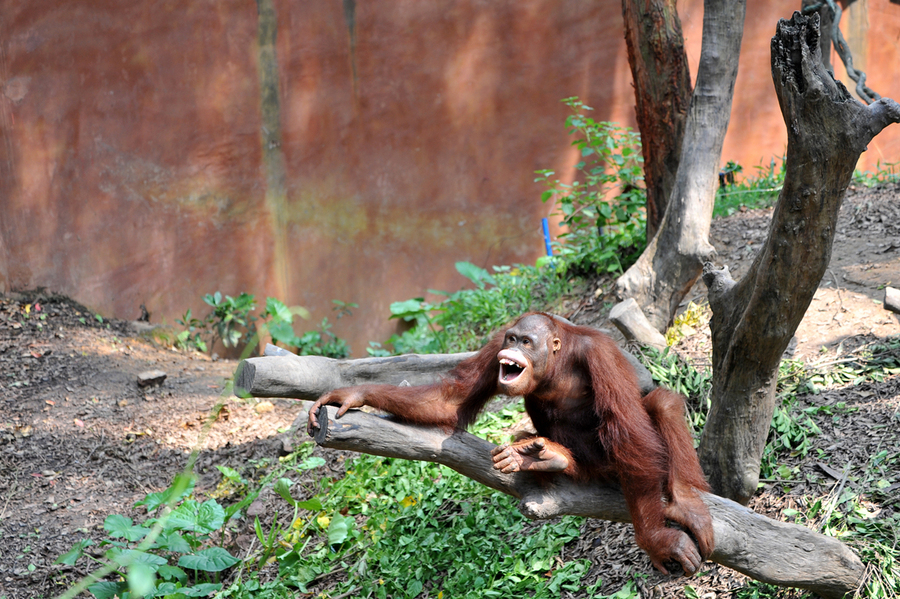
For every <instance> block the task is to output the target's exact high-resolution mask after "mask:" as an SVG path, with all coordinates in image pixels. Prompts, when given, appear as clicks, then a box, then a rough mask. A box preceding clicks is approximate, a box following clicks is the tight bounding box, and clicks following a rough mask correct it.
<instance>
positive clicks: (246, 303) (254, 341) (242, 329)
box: [175, 291, 357, 358]
mask: <svg viewBox="0 0 900 599" xmlns="http://www.w3.org/2000/svg"><path fill="white" fill-rule="evenodd" d="M203 301H204V302H205V303H206V304H208V305H209V306H211V307H212V311H211V312H210V313H209V314H207V315H206V317H205V318H203V319H199V318H196V317H194V316H193V315H192V314H191V311H190V310H188V311H187V312H185V314H184V316H182V317H181V318H180V319H178V320H176V322H177V323H178V324H179V325H181V326H182V327H183V328H184V330H183V331H181V332H179V333H178V334H177V335H176V337H175V346H176V347H177V348H178V349H181V350H189V349H196V350H199V351H202V352H205V351H207V350H208V349H209V348H210V347H212V346H213V345H215V343H216V341H218V340H221V342H222V344H223V345H224V346H225V347H226V348H236V347H242V346H243V347H244V350H243V356H246V355H247V354H249V353H251V352H252V351H253V350H254V349H255V348H256V346H257V345H258V344H259V339H260V337H261V336H262V337H267V336H268V337H270V338H271V339H272V342H273V343H275V344H276V345H278V344H280V345H282V346H284V347H287V348H295V349H296V351H297V353H299V354H300V355H315V356H326V357H329V358H346V357H347V356H349V355H350V347H349V346H348V345H347V342H346V341H345V340H344V339H341V338H340V337H338V336H337V335H335V334H334V333H333V332H332V331H331V327H332V325H331V323H330V322H328V318H327V317H326V318H323V319H322V323H321V324H320V326H319V329H318V330H315V329H314V330H311V331H307V332H305V333H303V334H302V335H299V336H298V335H297V334H296V333H295V332H294V324H295V317H297V316H299V317H300V318H304V319H308V318H309V311H307V310H306V308H302V307H300V306H294V307H288V306H287V305H286V304H285V303H284V302H282V301H281V300H279V299H277V298H274V297H267V298H266V307H265V310H264V311H263V312H262V314H260V316H255V315H254V314H253V311H254V310H256V307H257V305H256V297H255V296H254V295H253V294H250V293H241V294H240V295H239V296H238V297H236V298H234V297H231V296H230V295H226V296H224V297H223V296H222V294H221V293H220V292H218V291H216V292H215V293H211V294H206V295H205V296H204V297H203ZM332 302H333V303H334V304H335V306H334V310H335V311H337V318H338V319H340V318H341V317H343V316H345V315H350V314H351V313H352V312H351V308H355V307H357V305H356V304H352V303H347V302H342V301H339V300H332ZM207 340H208V341H207ZM243 356H242V357H243Z"/></svg>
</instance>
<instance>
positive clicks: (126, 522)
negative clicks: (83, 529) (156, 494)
mask: <svg viewBox="0 0 900 599" xmlns="http://www.w3.org/2000/svg"><path fill="white" fill-rule="evenodd" d="M103 529H104V530H106V532H108V533H109V536H111V537H113V538H118V537H124V538H125V539H126V540H128V541H138V540H140V539H143V538H144V537H145V536H147V533H149V532H150V529H149V528H146V527H144V526H134V523H133V522H132V520H131V518H127V517H125V516H122V515H121V514H113V515H111V516H107V518H106V520H105V521H104V522H103Z"/></svg>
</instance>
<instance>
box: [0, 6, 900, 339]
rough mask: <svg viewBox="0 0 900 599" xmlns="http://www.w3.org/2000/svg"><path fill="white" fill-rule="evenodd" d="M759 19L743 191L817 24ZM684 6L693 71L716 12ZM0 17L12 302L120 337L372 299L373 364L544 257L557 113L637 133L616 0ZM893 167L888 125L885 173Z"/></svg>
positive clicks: (887, 12) (5, 226) (728, 155)
mask: <svg viewBox="0 0 900 599" xmlns="http://www.w3.org/2000/svg"><path fill="white" fill-rule="evenodd" d="M750 4H751V6H749V7H748V16H747V24H746V27H745V33H744V44H743V52H742V57H741V65H740V71H739V74H738V82H737V86H736V97H735V103H734V111H733V117H732V122H731V128H730V130H729V134H728V137H727V138H726V142H725V150H724V154H723V163H724V162H725V161H727V160H736V161H738V162H740V163H741V164H743V165H744V166H745V169H746V170H752V167H753V166H754V165H756V164H759V163H761V162H765V163H767V162H768V160H769V158H770V157H771V156H773V155H780V154H781V153H783V151H784V144H785V141H784V140H785V135H784V132H783V129H784V125H783V123H782V121H781V118H780V115H779V113H778V106H777V102H776V100H775V97H774V93H773V91H772V84H771V77H770V75H769V51H768V46H769V39H770V38H771V36H772V34H773V32H774V27H775V22H776V20H777V18H779V17H787V16H789V15H790V13H791V11H792V10H794V9H795V8H796V6H795V4H799V3H794V2H787V1H783V0H764V1H760V2H753V3H750ZM855 4H857V5H860V6H862V5H863V4H864V5H865V9H866V10H865V18H864V19H863V17H862V16H861V15H862V14H863V12H862V11H860V12H859V13H858V14H857V16H856V17H854V19H855V20H854V21H853V22H854V23H855V25H854V27H855V28H856V29H854V31H855V30H857V29H858V30H859V31H863V32H864V33H861V34H858V35H856V37H855V38H853V37H852V36H851V35H850V33H849V32H847V31H845V35H848V37H850V38H851V44H852V43H854V41H853V40H857V41H858V42H859V44H861V47H862V48H864V49H865V52H863V51H862V50H861V51H860V52H861V53H864V54H865V59H864V60H865V68H866V70H867V72H868V73H869V84H870V86H871V87H873V88H875V89H876V90H877V91H879V92H880V93H882V94H884V95H888V96H892V97H895V98H900V86H898V83H897V81H895V77H894V72H895V71H896V63H897V58H898V56H900V51H898V47H897V46H898V40H897V37H896V31H898V30H900V6H898V5H895V4H891V3H890V2H889V1H888V0H881V1H878V0H857V2H856V3H855ZM851 8H852V7H851ZM679 9H680V11H681V13H682V18H683V22H684V29H685V36H686V39H687V44H688V53H689V58H690V59H691V61H692V71H693V72H696V64H697V60H698V58H699V50H700V41H701V39H700V38H701V19H702V1H701V0H690V1H684V0H683V1H682V2H680V3H679ZM0 15H2V18H0V91H2V94H0V127H2V139H0V290H9V289H15V288H29V287H35V286H45V287H48V288H50V289H52V290H55V291H59V292H62V293H66V294H68V295H71V296H72V297H74V298H76V299H78V300H79V301H81V302H83V303H85V304H87V305H88V306H90V307H91V308H92V309H94V310H96V311H98V312H100V313H102V314H105V315H107V316H116V317H121V318H134V317H136V316H137V315H138V314H139V305H140V304H142V303H143V304H145V305H146V306H147V308H148V309H149V310H150V312H151V314H152V315H153V320H154V321H160V320H163V319H165V320H166V321H168V322H170V323H171V322H173V320H174V318H176V317H177V316H179V315H180V314H182V313H183V312H184V310H186V309H187V308H189V307H190V308H193V310H194V312H195V313H196V312H198V311H199V312H201V313H202V312H203V311H204V306H203V304H202V302H201V300H200V297H201V296H202V295H203V294H204V293H208V292H212V291H215V290H220V291H222V292H223V293H228V294H232V295H234V294H237V293H239V292H241V291H248V292H251V293H255V294H257V296H259V297H261V298H262V297H265V296H266V295H275V296H278V297H280V298H282V299H284V300H286V301H287V302H288V303H290V304H295V305H303V306H306V307H308V308H310V309H311V310H312V312H313V315H314V320H316V321H318V320H320V319H321V318H322V317H323V316H326V315H329V312H330V307H331V300H332V299H340V300H344V301H353V302H357V303H359V304H360V308H359V309H358V310H357V311H356V313H355V314H354V316H353V317H351V318H349V319H344V320H342V321H340V322H339V323H338V325H337V326H336V328H335V330H336V331H337V332H338V333H339V334H340V335H342V336H344V337H347V338H349V339H350V340H351V345H352V346H353V348H354V350H355V352H356V353H357V354H360V353H362V351H363V348H364V347H365V343H366V341H368V340H383V339H384V338H386V337H387V336H388V335H389V334H390V332H391V330H392V327H393V325H392V323H389V322H388V321H387V315H388V306H389V304H390V303H391V302H392V301H397V300H402V299H407V298H409V297H413V296H416V295H420V294H422V293H423V291H424V290H425V289H428V288H433V289H434V288H436V289H446V290H455V289H458V288H459V287H461V286H463V285H464V284H465V280H464V279H462V277H460V276H459V275H458V274H457V273H456V272H455V270H454V268H453V263H454V262H456V261H459V260H468V261H471V262H474V263H476V264H480V265H483V266H490V265H493V264H509V263H513V262H529V261H532V260H533V259H534V258H535V257H537V256H538V255H540V253H541V252H542V241H541V236H540V218H541V217H542V216H545V215H546V214H548V212H549V211H550V206H547V205H544V204H542V203H541V202H540V200H539V194H540V191H541V190H540V188H539V187H538V186H537V185H536V184H535V183H534V182H533V179H534V174H533V173H534V171H535V170H536V169H539V168H554V169H556V170H557V171H558V172H560V173H561V174H563V175H564V176H565V175H566V174H567V173H570V172H571V165H572V164H573V163H574V162H575V161H576V156H575V155H574V153H573V152H572V150H571V148H570V146H569V142H570V139H569V138H568V137H567V135H566V133H565V131H564V130H563V128H562V122H563V120H564V118H565V116H566V114H567V108H566V107H565V106H563V105H562V104H561V103H560V102H559V100H560V99H561V98H564V97H567V96H573V95H578V96H580V97H581V98H582V99H583V101H584V102H585V103H587V104H589V105H591V106H594V107H595V108H596V110H595V113H594V116H595V117H596V118H599V119H606V120H615V121H619V122H622V123H626V124H631V125H633V108H632V106H633V103H634V100H633V96H632V89H631V81H630V79H631V78H630V73H629V70H628V65H627V59H626V55H625V50H624V43H623V42H622V23H621V7H620V3H619V2H618V0H596V1H587V0H583V1H571V0H568V1H539V0H520V1H496V0H492V1H486V0H485V1H478V0H469V1H462V0H461V1H458V2H452V3H431V2H420V1H413V0H405V1H404V0H394V1H390V2H388V1H385V0H372V1H370V2H363V1H360V0H342V1H338V0H332V1H330V2H287V1H284V0H258V1H257V2H256V3H254V2H250V1H248V0H242V1H237V0H215V1H213V0H181V1H179V2H174V1H168V0H141V1H140V2H138V1H124V0H120V1H113V0H67V1H66V2H58V1H48V0H43V1H41V0H32V1H29V2H24V1H23V0H0ZM848 22H849V20H848ZM860 22H863V23H868V29H866V27H861V26H860V25H859V23H860ZM865 31H868V35H867V36H866V35H865ZM866 40H868V41H866ZM857 66H860V64H859V62H857ZM839 75H840V73H839ZM898 155H900V134H898V133H897V132H896V131H893V130H888V131H886V132H885V133H884V134H882V135H881V136H879V138H877V139H876V141H875V142H873V144H871V145H870V151H869V152H868V154H867V155H866V157H865V160H866V161H867V162H866V165H869V166H870V165H871V164H873V163H874V159H875V158H881V160H882V161H896V160H898V158H900V156H898Z"/></svg>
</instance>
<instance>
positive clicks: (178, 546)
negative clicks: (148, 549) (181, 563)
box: [156, 532, 192, 553]
mask: <svg viewBox="0 0 900 599" xmlns="http://www.w3.org/2000/svg"><path fill="white" fill-rule="evenodd" d="M156 544H157V545H158V546H159V547H160V548H161V549H166V550H168V551H171V552H173V553H190V552H191V551H192V549H191V546H190V545H189V544H188V542H187V541H186V540H185V539H184V537H183V536H181V535H180V534H179V533H177V532H168V533H162V534H160V535H159V537H158V538H157V539H156Z"/></svg>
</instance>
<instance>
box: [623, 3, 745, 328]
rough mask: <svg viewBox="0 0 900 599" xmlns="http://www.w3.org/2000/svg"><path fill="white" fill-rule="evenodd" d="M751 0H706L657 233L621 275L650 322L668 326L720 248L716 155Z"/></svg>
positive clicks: (719, 151) (626, 289)
mask: <svg viewBox="0 0 900 599" xmlns="http://www.w3.org/2000/svg"><path fill="white" fill-rule="evenodd" d="M745 9H746V0H706V2H705V3H704V12H703V47H702V49H701V51H700V66H699V68H698V70H697V85H696V86H695V87H694V93H693V96H692V97H691V107H690V111H689V112H688V119H687V124H686V127H685V134H684V144H683V146H682V151H681V163H680V165H679V166H678V174H677V177H676V180H675V188H674V189H673V191H672V195H671V196H670V198H669V201H668V207H667V208H666V213H665V215H664V216H663V221H662V224H661V225H660V228H659V231H657V233H656V236H655V237H654V238H653V239H652V240H650V243H649V244H648V245H647V249H646V250H644V253H643V254H641V257H640V258H638V261H637V262H636V263H635V264H634V265H633V266H632V267H631V268H629V269H628V271H627V272H626V273H625V274H623V275H622V276H621V277H619V279H618V281H617V282H616V285H617V294H618V295H619V297H620V298H622V299H625V298H629V297H631V298H634V299H635V300H636V301H637V303H638V305H639V306H640V307H641V308H642V309H643V311H644V313H645V314H646V316H647V319H648V320H649V321H650V323H651V324H652V325H653V326H654V327H656V328H657V329H658V330H660V331H664V330H665V329H666V328H667V327H668V326H669V325H670V324H671V322H672V318H673V316H674V314H675V310H676V309H677V308H678V304H679V303H681V300H682V299H684V296H685V295H686V294H687V292H688V291H689V290H690V288H691V286H692V285H693V284H694V283H695V282H696V281H697V279H698V278H699V277H700V272H701V270H702V268H703V263H704V262H705V261H707V260H709V259H710V258H711V257H712V256H714V255H715V250H714V249H713V247H712V246H711V245H710V244H709V241H708V237H709V226H710V223H711V222H712V208H713V202H714V200H715V190H716V184H717V182H718V173H719V160H720V158H721V155H722V144H723V142H724V140H725V131H726V129H728V121H729V119H730V117H731V99H732V96H733V95H734V82H735V79H736V78H737V68H738V58H739V55H740V51H741V37H742V35H743V30H744V13H745Z"/></svg>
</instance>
